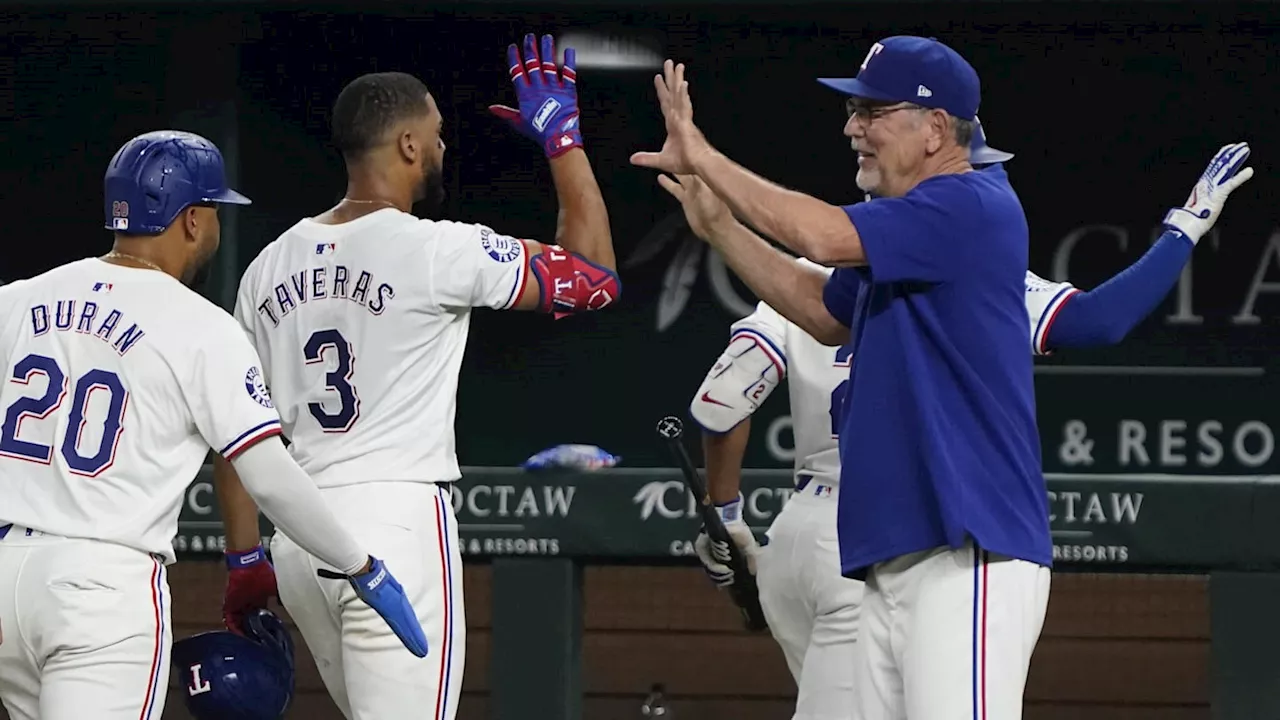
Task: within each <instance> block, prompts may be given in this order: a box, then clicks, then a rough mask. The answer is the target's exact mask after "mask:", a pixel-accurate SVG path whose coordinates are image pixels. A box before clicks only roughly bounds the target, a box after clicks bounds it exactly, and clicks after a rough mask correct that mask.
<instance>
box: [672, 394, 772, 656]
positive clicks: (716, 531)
mask: <svg viewBox="0 0 1280 720" xmlns="http://www.w3.org/2000/svg"><path fill="white" fill-rule="evenodd" d="M658 434H659V435H661V436H662V437H663V438H664V439H665V440H666V441H667V445H668V447H669V448H670V449H671V454H672V456H673V457H675V460H676V463H677V464H678V465H679V466H680V471H681V473H682V474H683V475H684V482H685V485H687V486H689V491H690V492H692V493H693V497H694V498H696V499H697V501H698V512H699V513H700V514H701V515H702V525H703V527H704V528H705V529H706V532H707V537H708V538H710V539H711V540H712V541H714V542H719V543H724V544H725V546H727V547H728V548H729V562H728V565H729V567H730V569H732V570H733V584H732V585H730V586H729V594H730V596H731V597H732V598H733V603H734V604H735V605H737V606H738V610H740V611H741V612H742V620H743V622H744V623H745V624H746V626H747V629H748V630H752V631H761V630H767V629H768V628H769V623H768V622H767V621H766V620H765V619H764V610H762V609H761V608H760V590H759V588H757V587H756V578H755V576H754V575H752V574H751V570H750V568H749V567H748V565H747V558H746V557H744V556H743V554H742V551H741V550H739V549H738V545H737V543H735V542H734V541H733V538H731V537H729V531H728V530H726V529H725V527H724V523H723V522H722V521H721V520H720V515H719V513H717V512H716V509H715V507H714V506H713V505H712V504H711V495H710V494H709V493H708V492H707V484H706V483H705V482H703V480H702V476H701V475H699V474H698V470H697V469H696V468H695V467H694V466H693V461H692V460H690V459H689V451H688V450H686V449H685V447H684V443H683V442H682V441H681V437H682V436H683V435H684V423H683V422H681V421H680V418H678V417H675V416H673V415H668V416H667V417H664V418H662V419H661V420H659V421H658Z"/></svg>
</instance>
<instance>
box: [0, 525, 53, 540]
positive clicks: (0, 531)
mask: <svg viewBox="0 0 1280 720" xmlns="http://www.w3.org/2000/svg"><path fill="white" fill-rule="evenodd" d="M14 530H21V531H23V532H22V537H39V536H40V535H44V533H42V532H40V531H39V530H32V529H31V528H28V527H20V526H18V525H14V524H13V523H9V524H8V525H0V540H3V539H5V538H6V537H8V535H9V533H10V532H12V531H14ZM14 537H18V535H14Z"/></svg>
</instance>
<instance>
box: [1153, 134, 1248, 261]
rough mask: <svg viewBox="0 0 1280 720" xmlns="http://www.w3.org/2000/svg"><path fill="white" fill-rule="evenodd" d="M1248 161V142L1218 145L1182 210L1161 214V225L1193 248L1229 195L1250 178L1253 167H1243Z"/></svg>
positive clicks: (1214, 219)
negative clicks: (1172, 230) (1162, 222)
mask: <svg viewBox="0 0 1280 720" xmlns="http://www.w3.org/2000/svg"><path fill="white" fill-rule="evenodd" d="M1248 159H1249V144H1248V143H1242V142H1241V143H1232V144H1230V145H1224V146H1222V148H1221V149H1219V150H1218V152H1217V154H1215V155H1214V156H1213V159H1212V160H1210V161H1209V166H1208V167H1206V168H1205V170H1204V173H1202V174H1201V175H1200V179H1199V180H1197V181H1196V184H1195V186H1193V187H1192V188H1191V194H1190V195H1189V196H1188V197H1187V201H1186V202H1185V203H1183V205H1182V207H1176V208H1173V209H1172V210H1170V211H1169V212H1168V213H1166V214H1165V216H1164V224H1165V226H1167V227H1170V228H1173V229H1174V230H1177V231H1178V232H1181V233H1182V234H1183V235H1185V236H1186V237H1187V239H1188V240H1190V241H1191V243H1192V244H1193V245H1194V244H1196V243H1198V242H1199V241H1200V238H1201V237H1204V235H1205V233H1207V232H1209V230H1210V229H1211V228H1212V227H1213V225H1214V223H1216V222H1217V221H1218V217H1219V216H1220V215H1221V214H1222V208H1223V206H1225V205H1226V203H1227V197H1228V196H1230V195H1231V192H1232V191H1233V190H1235V189H1236V188H1238V187H1240V186H1241V185H1243V184H1245V182H1247V181H1248V180H1249V178H1251V177H1253V168H1251V167H1244V164H1245V161H1247V160H1248ZM1241 168H1244V169H1241Z"/></svg>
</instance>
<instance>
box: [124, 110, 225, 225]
mask: <svg viewBox="0 0 1280 720" xmlns="http://www.w3.org/2000/svg"><path fill="white" fill-rule="evenodd" d="M104 185H105V189H106V196H105V198H104V200H105V203H104V206H105V211H106V225H105V227H106V229H108V230H115V231H116V232H118V233H126V234H131V235H158V234H159V233H162V232H164V230H165V228H167V227H169V224H170V223H172V222H173V221H174V219H175V218H177V217H178V213H181V212H182V211H183V210H185V209H186V208H187V207H189V206H191V205H210V204H214V203H227V204H231V205H248V204H249V202H250V201H249V198H247V197H245V196H244V195H241V194H240V193H238V192H236V191H235V190H232V189H231V188H229V187H227V178H226V169H225V167H224V165H223V162H222V152H221V151H219V150H218V146H217V145H214V144H213V143H211V142H209V141H208V140H206V139H205V138H202V137H200V136H199V135H196V134H194V133H189V132H182V131H179V130H157V131H155V132H149V133H146V134H143V135H139V136H138V137H135V138H133V139H132V140H130V141H129V142H127V143H125V144H124V146H123V147H121V148H120V149H119V150H117V151H116V154H115V157H113V158H111V163H110V164H109V165H107V174H106V178H105V180H104Z"/></svg>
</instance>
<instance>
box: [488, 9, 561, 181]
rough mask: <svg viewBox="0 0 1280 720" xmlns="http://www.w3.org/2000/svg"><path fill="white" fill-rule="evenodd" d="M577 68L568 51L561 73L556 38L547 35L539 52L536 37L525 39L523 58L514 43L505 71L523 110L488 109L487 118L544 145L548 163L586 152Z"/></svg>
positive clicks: (503, 107) (503, 106)
mask: <svg viewBox="0 0 1280 720" xmlns="http://www.w3.org/2000/svg"><path fill="white" fill-rule="evenodd" d="M576 63H577V53H576V52H575V51H574V49H573V48H565V51H564V66H563V67H558V66H557V65H556V44H555V39H554V38H552V37H551V36H550V35H543V36H542V48H541V51H539V48H538V46H537V39H536V38H535V37H534V35H533V33H529V34H528V35H525V36H524V57H523V58H521V53H520V50H518V49H517V48H516V46H515V44H514V43H513V44H511V45H509V46H508V47H507V67H508V69H509V70H510V73H511V84H512V85H514V86H515V90H516V100H517V104H518V105H519V107H518V108H512V107H507V106H506V105H490V106H489V112H491V113H493V114H494V115H497V116H498V117H500V118H502V119H503V120H506V121H507V123H508V124H510V125H511V126H512V127H513V128H515V129H516V131H518V132H519V133H520V134H521V135H524V136H525V137H527V138H529V139H530V140H533V141H534V142H536V143H538V144H539V145H541V146H542V149H543V152H545V153H546V154H547V157H548V158H554V157H558V156H560V155H563V154H564V153H566V152H568V151H570V150H572V149H573V148H575V147H582V131H581V129H580V128H579V125H578V73H577V70H576V69H575V64H576Z"/></svg>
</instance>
